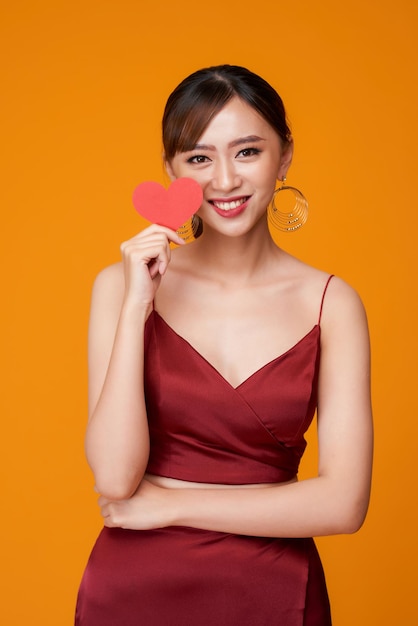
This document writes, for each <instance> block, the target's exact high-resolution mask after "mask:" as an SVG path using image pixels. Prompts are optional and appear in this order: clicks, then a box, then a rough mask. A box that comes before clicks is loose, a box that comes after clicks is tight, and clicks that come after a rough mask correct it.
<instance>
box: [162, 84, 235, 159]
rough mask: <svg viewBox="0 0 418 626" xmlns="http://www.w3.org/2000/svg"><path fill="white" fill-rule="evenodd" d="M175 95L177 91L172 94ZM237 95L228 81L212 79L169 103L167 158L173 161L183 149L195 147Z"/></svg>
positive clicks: (165, 127) (165, 141)
mask: <svg viewBox="0 0 418 626" xmlns="http://www.w3.org/2000/svg"><path fill="white" fill-rule="evenodd" d="M172 95H174V93H173V94H172ZM233 95H234V91H233V89H232V88H231V87H230V85H228V83H227V82H226V81H219V79H218V80H216V81H214V80H213V78H212V77H211V79H209V80H208V81H207V83H206V84H205V85H202V84H199V85H197V86H196V89H194V90H192V91H191V92H189V94H188V97H187V98H178V99H174V98H173V100H174V102H173V103H171V102H170V99H169V100H168V102H167V106H166V110H165V112H164V117H163V145H164V152H165V158H166V160H167V161H170V159H172V158H173V157H174V156H175V155H176V154H178V153H180V152H188V151H190V150H193V148H194V147H195V145H196V144H197V142H198V140H199V138H200V137H201V136H202V134H203V133H204V131H205V129H206V128H207V126H208V125H209V123H210V122H211V120H212V119H213V117H215V115H216V114H217V113H219V111H220V110H221V109H222V108H223V107H224V106H225V104H226V103H227V102H228V101H229V100H230V99H231V98H232V96H233Z"/></svg>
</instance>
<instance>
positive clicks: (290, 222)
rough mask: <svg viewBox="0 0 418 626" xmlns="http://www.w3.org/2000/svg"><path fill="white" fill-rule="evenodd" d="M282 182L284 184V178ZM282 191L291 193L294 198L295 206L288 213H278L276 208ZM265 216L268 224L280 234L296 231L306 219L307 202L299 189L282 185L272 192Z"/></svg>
mask: <svg viewBox="0 0 418 626" xmlns="http://www.w3.org/2000/svg"><path fill="white" fill-rule="evenodd" d="M282 182H283V183H285V182H286V178H283V181H282ZM283 191H291V192H292V193H293V194H294V196H295V205H294V207H293V209H291V210H290V211H289V212H284V211H280V210H279V209H278V208H277V199H278V195H279V193H280V192H283ZM267 216H268V220H269V222H270V224H271V225H272V226H274V228H277V229H278V230H281V231H282V232H285V233H289V232H292V231H294V230H298V229H299V228H302V226H303V225H304V224H305V222H306V220H307V219H308V201H307V200H306V198H305V196H304V195H303V193H302V192H301V191H299V189H296V187H290V186H289V185H285V184H283V185H282V186H281V187H279V188H278V189H276V191H275V192H274V194H273V197H272V199H271V204H270V205H269V207H268V210H267Z"/></svg>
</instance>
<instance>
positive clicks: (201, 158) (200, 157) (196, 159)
mask: <svg viewBox="0 0 418 626" xmlns="http://www.w3.org/2000/svg"><path fill="white" fill-rule="evenodd" d="M207 161H209V159H208V157H207V156H205V155H204V154H195V155H194V156H192V157H190V158H189V159H187V163H206V162H207Z"/></svg>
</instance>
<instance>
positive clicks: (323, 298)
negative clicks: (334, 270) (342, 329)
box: [318, 274, 334, 326]
mask: <svg viewBox="0 0 418 626" xmlns="http://www.w3.org/2000/svg"><path fill="white" fill-rule="evenodd" d="M333 276H334V274H331V275H330V276H328V280H327V282H326V283H325V287H324V291H323V294H322V300H321V307H320V309H319V318H318V326H320V324H321V317H322V308H323V306H324V300H325V294H326V293H327V289H328V285H329V283H330V281H331V278H333Z"/></svg>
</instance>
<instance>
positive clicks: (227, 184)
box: [212, 160, 241, 192]
mask: <svg viewBox="0 0 418 626" xmlns="http://www.w3.org/2000/svg"><path fill="white" fill-rule="evenodd" d="M213 174H214V175H213V179H212V186H213V188H214V189H219V190H220V191H223V192H226V191H230V190H232V189H235V188H237V187H239V186H240V184H241V177H240V176H239V174H238V172H237V170H236V167H235V164H234V163H232V162H231V161H229V160H221V161H218V163H216V166H215V170H214V173H213Z"/></svg>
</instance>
